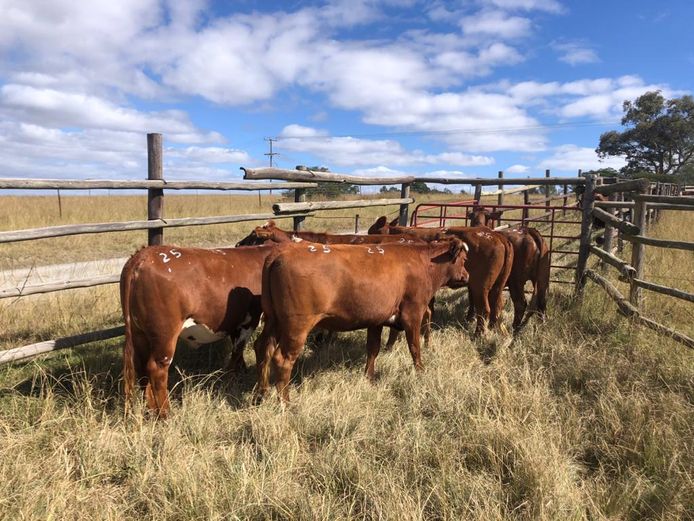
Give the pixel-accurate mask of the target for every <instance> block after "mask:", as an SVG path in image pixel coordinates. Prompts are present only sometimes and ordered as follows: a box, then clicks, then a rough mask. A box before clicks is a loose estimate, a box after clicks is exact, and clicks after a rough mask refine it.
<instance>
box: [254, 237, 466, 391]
mask: <svg viewBox="0 0 694 521" xmlns="http://www.w3.org/2000/svg"><path fill="white" fill-rule="evenodd" d="M466 249H467V246H466V245H465V243H463V242H462V241H459V240H447V241H440V242H432V243H430V244H423V245H404V244H384V245H382V246H346V245H331V246H325V247H324V248H320V249H317V250H316V249H315V248H313V247H312V246H311V245H306V244H301V243H299V244H281V245H279V246H278V248H277V251H276V252H274V253H272V254H271V255H270V256H268V259H267V261H266V262H265V266H264V268H263V292H262V307H263V313H264V314H265V326H264V327H263V332H262V333H261V335H260V337H259V338H258V340H257V341H256V345H255V349H256V357H257V359H258V371H259V374H258V382H259V387H258V389H259V392H260V393H261V394H263V393H264V392H266V391H267V389H268V388H269V374H268V372H269V364H270V362H272V365H273V368H274V370H275V375H276V378H277V382H276V386H277V390H278V392H279V394H280V397H281V398H282V399H284V400H287V399H288V398H289V389H288V385H289V378H290V376H291V371H292V367H293V366H294V362H295V361H296V359H297V358H298V357H299V355H300V354H301V352H302V350H303V348H304V343H305V342H306V337H307V335H308V333H309V332H310V331H311V330H312V329H313V328H314V327H321V328H323V329H328V330H332V331H352V330H356V329H364V328H366V329H367V350H368V357H367V362H366V374H367V376H368V377H369V378H373V377H374V362H375V359H376V356H377V355H378V351H379V350H380V347H381V332H382V330H383V327H384V326H390V327H396V328H398V329H404V330H405V334H406V335H407V342H408V345H409V347H410V353H411V355H412V360H413V362H414V365H415V368H417V369H422V368H423V365H422V361H421V355H420V349H419V328H420V326H421V324H422V319H423V317H424V315H425V313H426V310H427V304H428V303H429V301H430V300H431V298H432V297H433V295H434V293H436V291H437V290H438V289H439V288H440V287H441V286H444V285H448V286H451V287H458V286H460V285H463V284H465V283H466V282H467V272H466V271H465V252H466ZM278 342H279V347H277V343H278ZM260 360H262V363H261V362H260Z"/></svg>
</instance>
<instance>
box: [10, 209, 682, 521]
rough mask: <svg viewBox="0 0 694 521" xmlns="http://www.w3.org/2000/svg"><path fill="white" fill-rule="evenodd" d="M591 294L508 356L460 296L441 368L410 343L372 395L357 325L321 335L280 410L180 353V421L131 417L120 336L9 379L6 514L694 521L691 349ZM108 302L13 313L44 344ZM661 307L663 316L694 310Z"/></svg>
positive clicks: (561, 306) (98, 295)
mask: <svg viewBox="0 0 694 521" xmlns="http://www.w3.org/2000/svg"><path fill="white" fill-rule="evenodd" d="M689 219H691V217H690V218H689ZM690 222H691V221H690V220H687V217H686V215H683V214H679V215H677V214H673V216H672V217H666V218H664V219H663V220H662V221H661V223H660V224H659V225H658V228H657V231H656V230H655V229H654V235H656V234H657V235H658V236H670V237H677V238H684V237H685V236H684V232H683V231H682V230H683V229H684V228H685V225H686V224H687V223H690ZM670 232H672V234H671V235H668V234H670ZM687 233H691V231H688V232H687ZM689 240H691V236H689ZM647 250H649V255H650V250H655V248H647ZM673 253H674V252H671V251H665V252H664V253H663V252H661V253H658V254H657V255H662V257H657V258H652V257H649V261H648V262H649V264H648V270H647V274H648V275H653V276H659V275H667V276H675V277H678V276H679V277H683V278H686V277H691V272H692V266H693V263H692V257H691V253H689V254H686V255H685V256H683V257H674V256H671V255H672V254H673ZM675 255H679V254H675ZM627 258H628V257H627ZM672 259H677V260H672ZM647 278H648V277H647ZM588 284H589V286H588V287H587V289H586V298H585V299H584V301H583V303H577V302H575V301H573V299H572V298H571V295H570V293H569V289H568V288H563V287H557V286H555V287H554V288H553V289H552V295H551V300H550V308H549V309H550V313H551V320H550V321H548V322H547V323H545V324H542V325H540V324H537V323H536V322H535V321H532V322H531V323H530V325H529V327H528V328H527V329H526V330H525V331H524V333H523V334H522V335H521V336H520V337H519V338H518V339H517V340H516V341H515V342H514V343H513V344H512V345H510V346H509V345H507V344H508V337H506V336H505V335H502V334H490V335H489V336H487V337H486V338H484V339H482V340H478V341H473V340H471V338H470V335H469V333H468V332H467V330H466V329H465V328H464V327H463V326H461V324H460V323H459V322H458V319H459V317H460V316H461V313H462V309H461V307H460V294H459V293H454V292H449V293H445V294H444V295H442V297H441V298H440V299H439V301H438V303H437V308H436V320H437V321H438V322H439V323H440V324H441V327H440V328H439V329H437V330H436V331H435V332H434V334H433V337H432V348H431V349H430V350H428V351H426V352H425V353H424V362H425V364H426V366H427V369H426V370H425V372H424V373H423V374H421V375H416V374H414V372H413V371H412V369H411V361H410V359H409V354H408V353H407V350H406V349H405V347H404V344H403V343H402V342H401V343H399V344H398V345H397V346H396V349H395V350H394V351H393V352H390V353H382V354H381V356H379V359H378V361H377V370H378V374H379V380H378V382H377V383H376V384H375V385H372V384H370V383H368V382H367V381H366V379H365V378H364V377H363V376H362V370H363V366H364V362H365V353H364V347H363V346H364V342H365V335H364V334H363V333H362V332H356V333H350V334H343V335H340V337H339V339H338V340H337V341H336V342H335V343H334V344H333V345H328V346H318V345H313V344H311V345H309V346H308V349H307V351H306V354H305V356H304V357H303V358H302V359H301V360H300V362H299V363H298V364H297V370H296V373H297V374H296V377H295V379H294V384H295V388H294V389H293V391H292V399H293V401H292V403H291V405H290V406H289V407H287V408H286V409H284V410H283V409H281V408H280V407H279V405H278V404H277V403H276V401H275V400H272V399H270V400H267V401H266V402H265V403H263V404H262V405H260V406H254V405H252V403H251V390H252V386H253V382H254V378H253V374H252V373H249V374H246V375H242V376H240V377H232V376H230V375H223V374H220V373H218V372H214V369H215V368H216V367H217V363H218V362H217V356H216V353H215V351H214V350H212V349H204V348H203V350H201V351H200V352H197V353H196V352H193V351H190V350H187V349H185V348H184V347H183V346H182V347H181V348H179V350H178V352H177V357H176V360H175V367H174V370H173V371H174V372H173V375H172V376H173V378H174V380H175V384H174V389H173V392H172V394H173V395H174V397H175V399H174V405H173V415H172V418H171V419H170V420H169V421H167V422H152V421H148V420H145V419H144V418H143V417H142V416H140V415H134V416H133V417H130V418H124V417H123V416H122V406H123V404H122V397H121V394H120V392H119V375H120V363H121V362H120V345H121V340H116V341H110V342H101V343H98V344H94V345H91V346H85V347H82V348H79V349H75V350H71V351H66V352H61V353H57V354H55V355H54V356H52V357H48V358H44V359H43V360H40V361H35V362H29V363H27V364H17V365H15V366H12V367H7V366H6V367H1V368H0V382H1V384H0V432H1V433H2V434H1V435H0V439H2V443H0V480H2V483H3V487H2V488H0V518H2V519H49V518H61V519H123V518H139V519H181V520H183V519H292V520H294V519H485V520H487V519H547V520H556V519H561V520H563V519H633V520H640V519H692V512H693V511H694V480H693V478H692V473H691V469H692V468H694V448H693V447H692V441H693V440H694V403H693V402H694V363H693V362H694V359H693V358H694V357H693V355H692V353H691V351H688V350H686V349H685V348H683V347H682V346H680V345H678V344H674V343H673V342H671V341H670V340H668V339H665V338H663V337H660V336H657V335H655V334H653V333H651V332H650V331H648V330H645V329H643V328H639V327H636V326H633V325H632V324H631V323H630V322H628V321H627V320H625V319H623V318H621V317H619V316H618V315H617V314H616V312H615V306H614V304H613V303H612V302H611V301H610V300H609V298H607V297H606V296H605V295H604V293H603V292H602V290H601V289H599V288H597V287H595V286H594V285H593V284H592V283H590V282H589V283H588ZM673 285H677V286H678V287H683V286H682V285H679V284H673ZM684 289H686V287H684ZM690 290H691V288H690ZM109 292H110V288H102V289H100V290H96V291H89V290H84V291H83V292H82V291H80V292H68V293H66V294H65V295H60V296H51V297H37V298H36V299H35V300H34V301H31V300H30V299H25V301H26V302H28V303H29V304H26V306H27V307H25V308H20V307H18V306H19V305H20V304H22V302H23V301H20V302H17V303H16V304H15V305H14V306H13V307H11V308H10V309H11V310H12V311H11V313H13V314H14V315H12V316H11V317H10V318H11V320H14V321H15V323H16V324H18V323H19V322H20V321H21V319H22V318H24V319H26V318H27V317H32V319H33V320H32V322H33V325H34V326H35V327H38V328H39V330H40V331H42V332H43V333H42V334H46V335H49V334H50V333H51V331H53V332H56V331H63V330H68V329H70V328H71V327H77V325H78V324H80V325H81V324H82V322H84V323H89V328H91V327H97V326H99V325H102V324H103V325H106V324H109V323H112V322H113V321H116V320H118V314H117V308H116V307H115V306H117V301H116V300H115V298H114V297H113V295H112V294H110V293H109ZM647 298H648V301H647V306H648V309H649V313H650V312H652V316H653V317H654V318H657V319H659V320H663V321H664V322H665V321H667V320H678V321H679V320H686V318H687V317H690V316H691V315H690V314H691V304H688V303H676V304H675V305H672V306H671V307H668V306H667V305H666V303H665V302H664V301H663V302H662V303H659V300H656V299H660V296H659V295H652V294H648V297H647ZM31 302H33V303H34V307H33V308H32V307H31V305H30V304H31ZM46 302H47V303H50V304H51V305H50V307H48V308H47V307H45V305H44V304H45V303H46ZM668 302H669V299H668ZM39 306H40V307H39ZM687 306H689V307H687ZM74 309H78V310H79V311H78V312H77V313H73V312H71V310H74ZM3 313H7V310H5V311H4V312H3ZM688 313H689V314H688ZM509 314H510V309H508V308H507V317H506V322H507V323H508V322H510V317H509V316H508V315H509ZM2 319H3V324H5V323H6V322H4V320H8V315H6V314H5V315H3V317H2ZM689 324H691V322H690V323H689ZM685 326H686V325H685ZM12 327H14V326H12ZM217 347H219V346H217ZM489 353H495V354H494V356H493V358H492V360H491V363H488V364H485V363H483V361H482V360H483V356H481V355H484V354H489ZM246 357H247V362H248V363H249V364H250V365H252V364H253V363H254V360H253V359H252V354H251V352H250V350H249V351H247V353H246Z"/></svg>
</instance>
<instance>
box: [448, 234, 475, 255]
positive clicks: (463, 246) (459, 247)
mask: <svg viewBox="0 0 694 521" xmlns="http://www.w3.org/2000/svg"><path fill="white" fill-rule="evenodd" d="M448 251H449V252H450V254H451V257H453V258H454V259H457V258H458V255H460V254H461V253H462V252H465V253H467V252H469V251H470V248H469V247H468V245H467V243H466V242H465V241H462V240H460V239H458V238H457V237H455V238H454V239H451V246H450V249H449V250H448Z"/></svg>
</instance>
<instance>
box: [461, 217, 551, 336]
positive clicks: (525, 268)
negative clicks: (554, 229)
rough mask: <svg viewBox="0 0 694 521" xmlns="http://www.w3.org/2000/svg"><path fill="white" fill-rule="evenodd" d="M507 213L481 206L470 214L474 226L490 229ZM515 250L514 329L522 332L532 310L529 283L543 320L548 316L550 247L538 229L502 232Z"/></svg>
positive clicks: (512, 286) (512, 279)
mask: <svg viewBox="0 0 694 521" xmlns="http://www.w3.org/2000/svg"><path fill="white" fill-rule="evenodd" d="M502 213H503V212H489V211H488V210H487V209H486V208H484V207H481V206H477V207H475V208H473V210H472V212H470V213H469V214H468V217H469V218H470V224H471V225H472V226H487V225H488V224H489V223H490V222H491V221H492V219H498V218H499V217H500V216H501V214H502ZM498 233H501V234H502V235H504V236H505V237H506V238H507V239H508V240H509V242H510V243H511V245H512V246H513V267H512V268H511V275H510V276H509V278H508V282H507V286H508V289H509V293H510V294H511V300H512V301H513V311H514V313H513V329H514V331H518V330H519V329H520V327H521V325H522V323H523V317H524V315H525V311H526V309H527V306H528V302H527V300H526V298H525V283H526V282H527V281H531V282H532V284H533V299H534V300H535V306H536V307H537V310H538V312H539V313H540V316H544V315H545V314H546V312H547V292H548V291H549V273H550V256H549V248H548V247H547V243H546V242H545V240H544V239H543V238H542V235H541V234H540V232H539V231H537V230H536V229H535V228H529V227H527V226H516V227H514V228H510V229H507V230H499V232H498Z"/></svg>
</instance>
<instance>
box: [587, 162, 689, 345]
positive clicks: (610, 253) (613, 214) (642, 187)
mask: <svg viewBox="0 0 694 521" xmlns="http://www.w3.org/2000/svg"><path fill="white" fill-rule="evenodd" d="M595 194H600V195H602V196H608V197H609V199H608V200H606V201H597V200H596V197H595ZM676 194H677V187H671V186H667V185H658V184H656V185H655V186H654V185H653V183H650V182H649V181H648V180H645V179H639V180H633V181H624V182H617V183H614V184H610V185H603V186H595V177H594V176H587V177H586V187H585V193H584V197H583V200H582V205H581V210H582V213H583V219H582V229H581V243H580V248H579V252H580V253H579V262H578V266H577V270H576V289H577V292H578V293H579V295H580V294H581V292H582V290H583V287H584V286H585V283H586V281H587V280H588V279H590V280H592V281H593V282H595V283H596V284H598V285H599V286H600V287H602V288H603V289H604V290H605V291H606V292H607V294H608V295H609V296H610V298H611V299H612V300H614V301H615V302H616V304H617V306H618V309H619V312H620V313H621V314H623V315H624V316H626V317H630V318H631V319H633V320H634V321H635V322H637V323H639V324H642V325H644V326H646V327H648V328H650V329H653V330H654V331H657V332H658V333H661V334H665V335H667V336H670V337H671V338H672V339H674V340H676V341H677V342H680V343H681V344H684V345H685V346H687V347H689V348H694V339H692V338H690V337H688V336H686V335H684V334H682V333H680V332H678V331H676V330H674V329H671V328H669V327H666V326H664V325H662V324H659V323H658V322H655V321H654V320H652V319H650V318H647V317H645V316H643V315H642V309H643V291H642V290H647V291H653V292H656V293H660V294H663V295H668V296H670V297H674V298H678V299H681V300H685V301H688V302H694V293H689V292H686V291H683V290H680V289H677V288H672V287H669V286H663V285H660V284H656V283H654V282H650V281H647V280H644V267H645V248H646V246H654V247H657V248H667V249H678V250H685V251H694V242H686V241H674V240H667V239H659V238H655V237H649V236H647V235H646V234H647V232H648V229H649V226H650V225H651V223H653V222H656V221H657V220H658V219H659V217H660V214H661V212H663V211H684V212H691V211H694V197H691V196H682V195H676ZM625 199H629V200H625ZM625 210H626V211H629V210H630V211H632V212H633V213H632V220H631V222H629V221H627V220H625V219H623V218H622V215H623V213H624V211H625ZM596 220H598V221H600V222H603V223H604V225H605V231H604V235H603V237H604V240H603V243H602V245H601V246H598V245H595V244H592V241H591V240H590V237H591V236H592V235H593V234H592V228H593V225H594V223H595V222H596ZM615 236H617V237H619V238H621V241H627V242H630V243H631V259H630V261H626V260H624V259H621V258H620V257H618V256H617V255H615V253H621V252H622V251H623V250H622V249H621V246H620V245H616V244H615V241H614V238H615ZM621 241H620V242H621ZM615 250H617V251H615ZM591 254H592V255H595V256H596V257H597V258H598V259H599V261H600V266H601V267H603V268H605V267H612V268H614V269H616V270H617V271H618V272H619V280H621V281H623V282H627V283H628V284H629V297H628V298H627V297H625V296H624V295H622V294H621V293H620V291H619V290H618V289H617V288H616V287H615V286H614V285H613V284H612V283H611V282H610V281H609V280H608V279H606V278H605V277H604V276H602V275H600V273H598V271H597V270H594V269H588V268H587V260H588V257H589V255H591Z"/></svg>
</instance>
